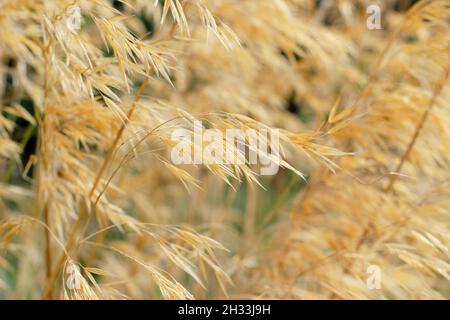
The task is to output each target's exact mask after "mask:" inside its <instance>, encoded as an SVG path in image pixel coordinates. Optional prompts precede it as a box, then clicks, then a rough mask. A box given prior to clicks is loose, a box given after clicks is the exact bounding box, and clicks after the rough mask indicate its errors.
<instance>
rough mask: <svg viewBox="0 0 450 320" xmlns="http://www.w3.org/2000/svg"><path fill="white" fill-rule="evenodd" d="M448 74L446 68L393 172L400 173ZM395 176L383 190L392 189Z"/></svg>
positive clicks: (391, 177) (395, 179) (392, 176)
mask: <svg viewBox="0 0 450 320" xmlns="http://www.w3.org/2000/svg"><path fill="white" fill-rule="evenodd" d="M448 76H449V71H448V70H447V71H446V73H445V77H444V79H443V80H442V81H441V83H440V84H439V85H438V86H437V87H436V89H435V90H434V92H433V96H432V98H431V100H430V103H429V104H428V107H427V109H426V110H425V112H424V113H423V115H422V117H421V119H420V121H419V123H418V124H417V127H416V130H415V131H414V134H413V136H412V138H411V141H410V142H409V144H408V147H407V148H406V150H405V152H404V153H403V156H402V157H401V159H400V161H399V163H398V165H397V167H396V168H395V172H396V173H400V171H401V170H402V168H403V165H404V164H405V162H406V161H407V160H408V158H409V155H410V153H411V151H412V149H413V148H414V145H415V144H416V142H417V139H418V138H419V135H420V133H421V132H422V129H423V126H424V124H425V122H426V121H427V120H428V117H429V115H430V112H431V109H433V107H434V105H435V104H436V99H437V97H438V96H439V95H440V93H441V91H442V89H443V88H444V85H445V83H446V82H447V80H448ZM397 177H398V175H391V176H390V179H389V182H388V185H387V186H386V188H385V192H389V191H391V190H392V188H393V187H394V183H395V181H397Z"/></svg>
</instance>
